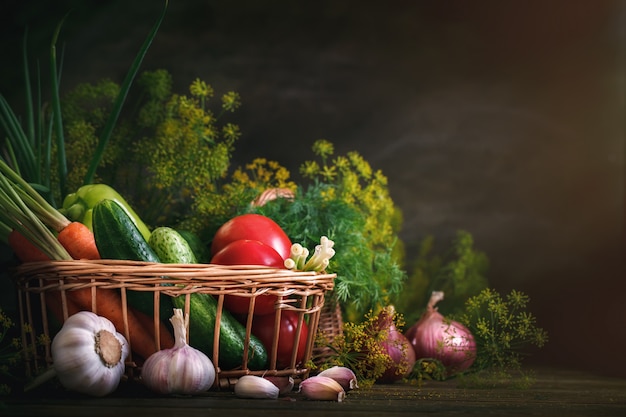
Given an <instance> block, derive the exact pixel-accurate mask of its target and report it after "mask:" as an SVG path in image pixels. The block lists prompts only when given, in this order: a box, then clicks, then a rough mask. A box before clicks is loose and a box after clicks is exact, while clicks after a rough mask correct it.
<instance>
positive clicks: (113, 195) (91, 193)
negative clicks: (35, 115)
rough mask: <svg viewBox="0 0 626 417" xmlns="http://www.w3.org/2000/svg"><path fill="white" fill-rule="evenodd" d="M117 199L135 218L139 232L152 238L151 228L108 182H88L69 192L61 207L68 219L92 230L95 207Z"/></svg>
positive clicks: (133, 218)
mask: <svg viewBox="0 0 626 417" xmlns="http://www.w3.org/2000/svg"><path fill="white" fill-rule="evenodd" d="M105 199H108V200H113V201H116V202H117V203H118V204H119V205H120V206H122V208H123V209H124V211H125V212H126V214H128V216H129V217H130V218H131V219H132V220H133V222H134V223H135V225H136V226H137V228H138V229H139V232H141V234H142V235H143V237H144V238H145V239H146V242H147V241H149V240H150V234H151V232H150V229H149V228H148V226H147V225H146V224H145V223H144V222H143V220H141V218H140V217H139V216H138V215H137V213H135V210H133V208H132V207H131V206H130V205H129V204H128V203H127V202H126V200H125V199H124V197H122V196H121V195H120V194H119V193H118V192H117V191H115V189H113V188H112V187H111V186H109V185H106V184H88V185H83V186H82V187H80V188H79V189H78V190H77V191H76V192H75V193H71V194H68V195H67V196H66V197H65V199H64V200H63V207H62V208H61V209H59V211H60V212H61V213H63V214H64V215H65V216H66V217H67V218H68V219H70V220H72V221H77V222H81V223H83V224H84V225H85V226H87V227H88V228H89V229H90V230H93V227H92V216H93V208H94V207H95V206H96V204H98V203H99V202H100V201H102V200H105Z"/></svg>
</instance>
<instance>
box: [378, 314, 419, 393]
mask: <svg viewBox="0 0 626 417" xmlns="http://www.w3.org/2000/svg"><path fill="white" fill-rule="evenodd" d="M395 314H396V312H395V308H394V307H393V306H391V305H390V306H387V307H385V308H383V309H382V310H381V312H380V313H379V315H378V319H377V321H376V326H377V329H379V330H381V331H387V332H388V333H387V340H386V341H384V342H382V344H381V346H382V347H383V349H385V351H386V352H387V354H388V355H389V357H390V358H391V360H392V362H393V365H392V366H390V367H388V368H387V370H386V371H385V373H384V374H383V375H381V376H380V377H379V378H378V379H377V380H376V382H378V383H381V384H390V383H393V382H395V381H398V380H400V379H402V378H404V377H405V376H408V375H409V374H410V373H411V371H412V370H413V365H415V361H416V356H415V350H414V349H413V347H412V346H411V343H410V342H409V340H408V339H407V338H406V337H405V336H404V335H403V334H402V332H401V331H400V330H398V329H397V327H396V325H395V323H394V316H395Z"/></svg>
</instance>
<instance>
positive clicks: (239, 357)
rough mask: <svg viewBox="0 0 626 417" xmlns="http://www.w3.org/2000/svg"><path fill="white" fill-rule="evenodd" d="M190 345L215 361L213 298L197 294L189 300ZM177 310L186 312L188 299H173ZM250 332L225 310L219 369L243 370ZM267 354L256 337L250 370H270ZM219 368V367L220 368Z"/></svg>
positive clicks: (249, 347) (215, 303)
mask: <svg viewBox="0 0 626 417" xmlns="http://www.w3.org/2000/svg"><path fill="white" fill-rule="evenodd" d="M189 297H190V298H189V303H190V305H189V344H190V345H191V346H193V347H194V348H196V349H198V350H200V351H202V352H204V354H205V355H207V356H208V357H209V358H212V357H213V335H214V330H215V320H216V317H217V300H216V299H215V298H214V297H213V296H212V295H211V294H205V293H193V294H191V295H190V296H189ZM172 302H173V304H174V306H175V307H176V308H180V309H183V310H184V308H185V296H182V295H181V296H178V297H174V298H172ZM245 340H246V328H245V327H244V326H243V325H242V324H241V323H239V322H238V321H237V320H236V319H235V318H234V317H233V316H232V314H230V312H228V311H227V310H222V317H221V318H220V340H219V344H220V349H219V367H220V368H221V369H223V370H227V369H234V368H237V367H240V366H241V364H242V361H243V349H244V343H245ZM267 358H268V357H267V351H266V349H265V347H264V346H263V343H261V341H260V340H259V339H258V338H257V337H256V336H254V335H251V336H250V344H249V345H248V368H250V369H253V370H261V369H265V368H266V367H267V361H268V359H267ZM216 365H217V364H216Z"/></svg>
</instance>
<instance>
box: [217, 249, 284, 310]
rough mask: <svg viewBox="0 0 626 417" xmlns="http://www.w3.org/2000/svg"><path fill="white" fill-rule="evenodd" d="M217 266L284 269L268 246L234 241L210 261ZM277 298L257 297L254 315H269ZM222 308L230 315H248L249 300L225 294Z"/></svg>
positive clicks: (279, 257) (278, 256)
mask: <svg viewBox="0 0 626 417" xmlns="http://www.w3.org/2000/svg"><path fill="white" fill-rule="evenodd" d="M211 263H214V264H218V265H264V266H270V267H273V268H284V261H283V258H282V257H281V256H280V255H279V254H278V252H276V251H275V250H274V249H272V248H271V247H270V246H268V245H266V244H264V243H262V242H259V241H256V240H236V241H234V242H232V243H229V244H228V245H226V246H225V247H224V248H223V249H222V250H220V251H219V252H217V253H216V254H215V256H213V258H212V259H211ZM277 299H278V297H276V296H275V295H259V296H257V297H256V299H255V301H254V314H259V315H260V314H269V313H272V312H273V311H274V304H275V303H276V300H277ZM224 307H225V308H226V309H227V310H228V311H230V312H231V313H236V314H248V311H249V309H250V299H249V298H248V297H241V296H237V295H230V294H226V295H225V296H224Z"/></svg>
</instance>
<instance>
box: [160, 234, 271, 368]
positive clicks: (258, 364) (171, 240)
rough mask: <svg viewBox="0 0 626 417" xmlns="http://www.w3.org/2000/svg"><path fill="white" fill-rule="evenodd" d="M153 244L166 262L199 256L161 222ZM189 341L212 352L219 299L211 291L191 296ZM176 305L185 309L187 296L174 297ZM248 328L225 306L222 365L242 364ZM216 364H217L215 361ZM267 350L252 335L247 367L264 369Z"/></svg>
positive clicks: (196, 346)
mask: <svg viewBox="0 0 626 417" xmlns="http://www.w3.org/2000/svg"><path fill="white" fill-rule="evenodd" d="M149 243H150V246H151V247H152V249H153V250H154V251H155V252H156V254H157V256H159V258H160V259H161V260H162V261H163V262H165V263H195V262H196V258H195V255H194V253H193V250H192V249H191V247H190V245H189V244H188V243H187V241H186V240H185V239H184V238H183V237H182V236H181V234H180V233H178V232H177V231H176V230H174V229H172V228H169V227H165V226H161V227H157V228H156V229H154V230H153V231H152V234H151V235H150V241H149ZM189 297H190V298H189V303H190V304H189V344H190V345H191V346H193V347H194V348H195V349H198V350H200V351H201V352H204V354H205V355H207V356H208V357H209V358H211V357H212V356H213V335H214V330H215V320H216V317H217V300H216V299H215V298H214V297H213V296H212V295H211V294H205V293H194V294H191V295H190V296H189ZM172 304H173V305H174V307H175V308H180V309H181V310H183V311H184V309H185V296H183V295H181V296H178V297H174V298H172ZM245 340H246V328H245V327H243V325H242V324H241V323H239V322H238V321H237V320H236V319H235V318H234V317H233V316H232V314H230V312H228V311H226V310H222V317H221V319H220V340H219V344H220V350H219V362H220V363H219V365H220V368H223V369H233V368H237V367H239V366H241V363H242V359H243V348H244V343H245ZM216 365H217V364H216ZM266 366H267V351H266V350H265V347H264V346H263V344H262V343H261V341H260V340H259V339H257V338H256V337H255V336H250V344H249V352H248V367H249V368H251V369H264V368H265V367H266Z"/></svg>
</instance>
